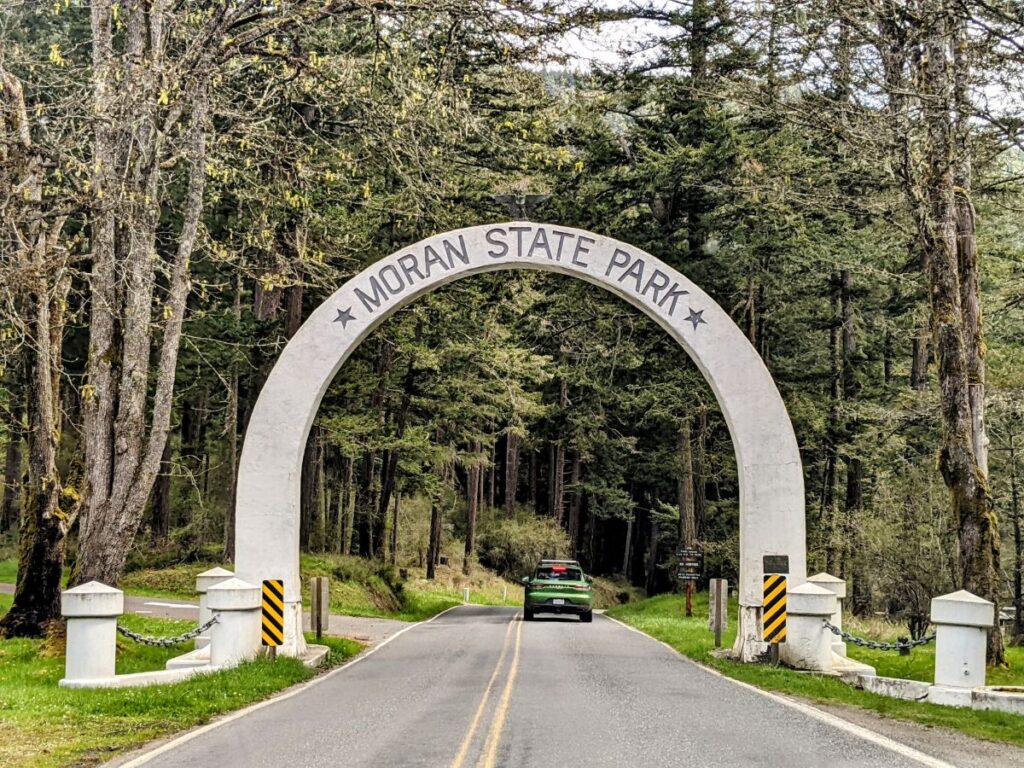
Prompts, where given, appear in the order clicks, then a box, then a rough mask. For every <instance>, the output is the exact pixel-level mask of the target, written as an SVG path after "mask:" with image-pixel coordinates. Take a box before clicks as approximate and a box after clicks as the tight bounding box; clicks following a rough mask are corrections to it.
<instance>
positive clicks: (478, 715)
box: [452, 617, 517, 768]
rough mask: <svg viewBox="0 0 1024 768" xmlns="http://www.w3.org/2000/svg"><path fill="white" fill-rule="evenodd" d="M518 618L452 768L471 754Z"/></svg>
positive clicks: (509, 628)
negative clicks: (470, 748)
mask: <svg viewBox="0 0 1024 768" xmlns="http://www.w3.org/2000/svg"><path fill="white" fill-rule="evenodd" d="M516 618H517V617H513V618H512V621H510V622H509V623H508V629H506V630H505V639H504V640H502V643H501V655H500V656H498V663H497V664H495V666H494V674H492V675H491V679H490V681H489V682H488V683H487V687H486V688H485V689H484V695H483V698H481V699H480V706H479V707H477V708H476V714H475V715H473V721H472V722H471V723H470V724H469V730H468V731H466V736H465V738H463V740H462V744H460V745H459V753H458V754H457V755H456V756H455V762H454V763H452V768H462V764H463V762H465V760H466V755H467V754H468V753H469V747H470V744H472V743H473V736H475V735H476V729H477V728H478V727H480V718H481V717H483V714H484V710H485V709H486V708H487V702H488V701H489V700H490V698H491V690H492V689H493V688H494V683H495V682H496V681H497V679H498V674H499V673H500V672H501V665H502V664H504V663H505V656H506V655H507V653H508V639H509V637H511V635H512V627H513V626H514V625H515V624H516Z"/></svg>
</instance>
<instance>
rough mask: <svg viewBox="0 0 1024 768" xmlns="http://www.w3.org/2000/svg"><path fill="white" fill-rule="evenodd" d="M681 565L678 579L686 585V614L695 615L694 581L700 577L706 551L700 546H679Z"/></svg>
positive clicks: (677, 553)
mask: <svg viewBox="0 0 1024 768" xmlns="http://www.w3.org/2000/svg"><path fill="white" fill-rule="evenodd" d="M676 558H678V560H679V567H678V570H677V571H676V579H678V580H679V581H680V582H682V583H683V584H685V585H686V615H687V616H693V589H694V583H695V582H697V581H698V580H699V579H700V572H701V569H702V567H703V565H704V552H703V550H701V549H700V547H679V548H678V549H677V550H676Z"/></svg>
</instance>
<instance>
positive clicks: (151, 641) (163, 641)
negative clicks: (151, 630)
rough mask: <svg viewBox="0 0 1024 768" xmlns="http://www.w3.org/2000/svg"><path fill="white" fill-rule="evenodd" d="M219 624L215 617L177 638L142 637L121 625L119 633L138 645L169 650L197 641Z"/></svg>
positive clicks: (118, 629)
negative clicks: (168, 648)
mask: <svg viewBox="0 0 1024 768" xmlns="http://www.w3.org/2000/svg"><path fill="white" fill-rule="evenodd" d="M216 623H217V617H216V616H214V617H213V618H212V619H210V620H209V621H208V622H206V623H205V624H203V625H201V626H198V627H196V628H195V629H192V630H189V631H188V632H185V633H184V634H181V635H177V636H175V637H149V636H148V635H140V634H139V633H138V632H132V631H131V630H130V629H128V627H122V626H121V625H120V624H118V625H117V631H118V633H119V634H122V635H124V636H125V637H127V638H129V639H131V640H134V641H135V642H137V643H142V644H143V645H153V646H157V647H159V648H167V647H169V646H172V645H180V644H181V643H187V642H188V641H189V640H195V639H196V638H197V637H199V636H200V635H201V634H203V632H205V631H206V630H208V629H209V628H210V627H212V626H213V625H214V624H216Z"/></svg>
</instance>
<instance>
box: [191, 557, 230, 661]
mask: <svg viewBox="0 0 1024 768" xmlns="http://www.w3.org/2000/svg"><path fill="white" fill-rule="evenodd" d="M234 575H235V574H233V573H232V572H231V571H229V570H226V569H224V568H211V569H210V570H208V571H203V572H202V573H200V574H199V575H198V576H196V592H198V593H199V625H200V626H202V625H203V624H205V623H206V622H208V621H209V620H210V619H211V618H213V614H212V613H210V606H209V605H207V604H206V603H207V600H206V593H207V592H208V591H209V589H210V587H212V586H214V585H215V584H220V583H221V582H223V581H227V580H228V579H230V578H232V577H233V576H234ZM209 644H210V630H207V631H206V634H204V635H200V636H199V637H197V638H196V648H197V649H198V648H205V647H206V646H208V645H209Z"/></svg>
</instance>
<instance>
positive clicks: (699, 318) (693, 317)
mask: <svg viewBox="0 0 1024 768" xmlns="http://www.w3.org/2000/svg"><path fill="white" fill-rule="evenodd" d="M689 310H690V316H689V317H686V318H683V319H684V320H689V321H690V322H691V323H693V330H695V331H696V330H697V326H698V325H707V324H708V321H707V320H705V319H704V310H703V309H701V310H699V311H697V312H694V311H693V307H689Z"/></svg>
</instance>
